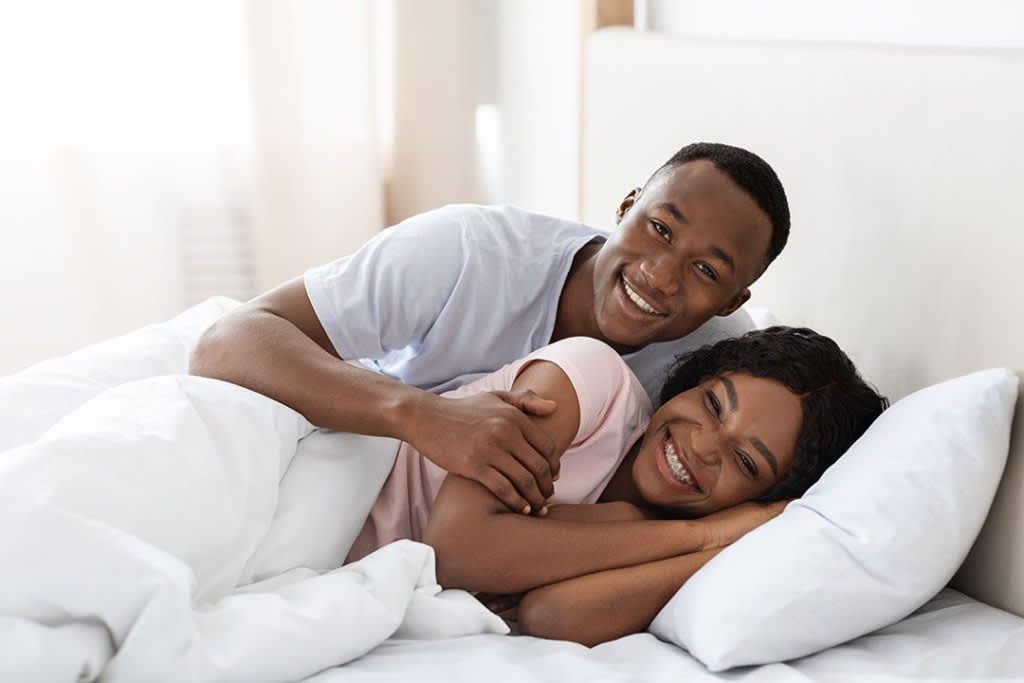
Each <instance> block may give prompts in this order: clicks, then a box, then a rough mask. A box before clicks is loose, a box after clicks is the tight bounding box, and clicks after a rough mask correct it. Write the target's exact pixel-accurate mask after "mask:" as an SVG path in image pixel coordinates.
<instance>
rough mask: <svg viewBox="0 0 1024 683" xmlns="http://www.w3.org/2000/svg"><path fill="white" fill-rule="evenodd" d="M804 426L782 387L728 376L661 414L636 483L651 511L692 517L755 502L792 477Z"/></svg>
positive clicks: (644, 447)
mask: <svg viewBox="0 0 1024 683" xmlns="http://www.w3.org/2000/svg"><path fill="white" fill-rule="evenodd" d="M802 420H803V410H802V408H801V406H800V399H799V398H798V397H797V395H796V394H794V393H793V392H792V391H790V390H789V389H787V388H786V387H785V386H784V385H783V384H781V383H780V382H777V381H775V380H772V379H765V378H762V377H754V376H752V375H748V374H744V373H742V372H731V373H725V374H723V375H722V376H720V377H715V378H712V379H709V380H706V381H705V382H703V383H702V384H700V385H698V386H696V387H694V388H692V389H690V390H689V391H685V392H683V393H681V394H679V395H678V396H676V397H675V398H673V399H672V400H671V401H669V402H668V403H666V404H665V405H663V406H662V407H661V408H659V409H658V411H657V412H656V413H654V416H653V417H652V418H651V422H650V424H649V425H648V427H647V433H646V434H644V439H643V443H642V444H641V445H640V452H639V453H638V454H637V457H636V459H635V460H634V461H633V481H634V482H635V483H636V486H637V488H638V489H639V491H640V494H641V496H643V498H644V500H646V501H647V502H648V503H650V504H651V505H655V506H657V507H660V508H665V509H669V510H671V511H673V512H676V513H681V514H682V515H683V516H686V517H699V516H703V515H706V514H710V513H712V512H715V511H716V510H721V509H724V508H727V507H731V506H733V505H737V504H739V503H742V502H745V501H748V500H752V499H754V498H757V497H758V496H761V495H763V494H764V493H766V492H767V491H768V490H769V489H771V488H772V487H773V486H774V485H775V483H776V482H778V481H779V479H780V478H781V477H783V476H784V475H785V474H786V472H788V471H789V468H790V465H792V463H793V456H794V453H795V450H796V439H797V435H798V434H799V432H800V424H801V422H802Z"/></svg>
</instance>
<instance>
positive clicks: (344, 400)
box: [189, 309, 437, 439]
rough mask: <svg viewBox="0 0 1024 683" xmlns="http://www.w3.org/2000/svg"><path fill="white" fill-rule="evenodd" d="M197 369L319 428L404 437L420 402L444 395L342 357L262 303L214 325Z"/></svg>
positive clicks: (194, 361)
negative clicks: (266, 398)
mask: <svg viewBox="0 0 1024 683" xmlns="http://www.w3.org/2000/svg"><path fill="white" fill-rule="evenodd" d="M189 372H190V373H191V374H194V375H200V376H203V377H210V378H213V379H220V380H224V381H227V382H232V383H234V384H238V385H240V386H243V387H246V388H247V389H251V390H253V391H256V392H259V393H261V394H264V395H266V396H269V397H270V398H273V399H275V400H276V401H279V402H281V403H283V404H285V405H287V406H289V407H290V408H292V409H294V410H296V411H297V412H299V413H301V414H302V415H303V416H304V417H305V418H306V419H307V420H309V421H310V422H312V423H313V424H315V425H317V426H319V427H327V428H329V429H334V430H338V431H347V432H356V433H359V434H369V435H374V436H390V437H395V438H399V439H405V434H404V426H405V425H407V424H409V423H410V422H411V420H412V417H413V414H414V413H415V411H416V410H417V409H418V404H419V403H422V402H425V401H430V400H437V398H436V397H435V396H433V395H432V394H429V393H428V392H425V391H422V390H421V389H417V388H415V387H410V386H408V385H405V384H402V383H401V382H398V381H396V380H393V379H391V378H389V377H385V376H383V375H380V374H377V373H374V372H370V371H368V370H364V369H362V368H358V367H355V366H353V365H351V364H350V363H346V362H344V361H342V360H340V359H339V358H338V357H337V356H334V355H332V354H331V353H329V352H327V351H326V350H325V349H324V348H322V347H321V346H320V345H318V344H317V343H316V342H314V341H313V340H312V339H310V338H309V337H308V336H307V335H305V334H304V333H303V332H302V331H301V330H299V329H298V328H297V327H296V326H295V325H293V324H292V323H291V322H289V321H288V320H285V319H284V318H281V317H279V316H277V315H275V314H273V313H270V312H267V311H261V310H251V309H250V310H245V311H239V312H236V313H232V314H229V315H227V316H225V317H224V318H222V319H221V320H220V321H218V322H217V323H216V324H215V325H214V326H213V327H211V328H210V329H209V330H207V332H206V334H204V335H203V338H202V339H201V340H200V343H199V345H198V346H197V347H196V350H195V352H193V354H192V357H191V359H190V364H189Z"/></svg>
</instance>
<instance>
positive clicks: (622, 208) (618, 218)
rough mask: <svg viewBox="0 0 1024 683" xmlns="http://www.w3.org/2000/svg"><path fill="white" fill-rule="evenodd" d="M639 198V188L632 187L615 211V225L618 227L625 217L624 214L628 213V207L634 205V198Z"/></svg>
mask: <svg viewBox="0 0 1024 683" xmlns="http://www.w3.org/2000/svg"><path fill="white" fill-rule="evenodd" d="M639 196H640V188H639V187H634V188H633V189H632V190H630V191H629V193H628V194H627V195H626V198H625V199H623V200H622V202H621V203H620V204H619V208H617V209H616V210H615V225H618V224H619V223H621V222H622V218H623V217H624V216H625V215H626V212H627V211H629V209H630V207H632V206H633V205H634V204H636V198H637V197H639Z"/></svg>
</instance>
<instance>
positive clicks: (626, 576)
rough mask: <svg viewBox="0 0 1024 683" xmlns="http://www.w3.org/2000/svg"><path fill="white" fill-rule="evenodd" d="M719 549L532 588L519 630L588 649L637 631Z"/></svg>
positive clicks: (522, 609)
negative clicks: (568, 641) (580, 645)
mask: <svg viewBox="0 0 1024 683" xmlns="http://www.w3.org/2000/svg"><path fill="white" fill-rule="evenodd" d="M721 550H722V549H721V548H717V549H714V550H705V551H701V552H695V553H690V554H687V555H682V556H679V557H672V558H668V559H664V560H657V561H655V562H648V563H644V564H640V565H635V566H632V567H624V568H621V569H612V570H608V571H602V572H597V573H594V574H587V575H585V576H579V577H576V578H572V579H568V580H565V581H561V582H558V583H554V584H551V585H548V586H543V587H541V588H537V589H535V590H532V591H530V592H529V593H527V594H526V595H525V596H524V597H523V599H522V601H521V602H520V603H519V610H518V621H519V631H520V633H522V634H524V635H532V636H538V637H541V638H552V639H555V640H571V641H574V642H577V643H581V644H583V645H587V646H588V647H592V646H594V645H597V644H599V643H604V642H607V641H609V640H613V639H615V638H619V637H622V636H625V635H629V634H631V633H639V632H640V631H643V630H644V629H646V628H647V627H648V626H649V625H650V623H651V621H652V620H653V619H654V617H655V616H657V614H658V612H660V611H661V608H662V607H664V606H665V605H666V604H667V603H668V601H669V600H671V599H672V596H673V595H675V593H676V591H678V590H679V588H680V587H681V586H682V585H683V584H684V583H686V582H687V581H688V580H689V579H690V577H691V576H693V575H694V574H695V573H696V572H697V570H699V569H700V568H701V567H703V566H704V565H705V564H707V562H708V561H709V560H710V559H711V558H713V557H714V556H715V555H717V554H718V553H719V552H721Z"/></svg>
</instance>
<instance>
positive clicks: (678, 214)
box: [654, 202, 736, 271]
mask: <svg viewBox="0 0 1024 683" xmlns="http://www.w3.org/2000/svg"><path fill="white" fill-rule="evenodd" d="M654 208H655V209H662V210H664V211H668V212H669V213H670V214H672V218H674V219H675V220H676V222H677V223H685V222H686V218H685V217H684V216H683V212H682V211H680V210H679V207H677V206H676V205H675V204H673V203H672V202H658V203H657V204H655V205H654ZM708 251H710V252H711V255H712V256H714V257H715V258H717V259H718V260H719V261H721V262H723V263H724V264H725V265H726V266H728V267H729V268H730V269H732V270H733V271H735V270H736V260H735V259H733V257H732V256H729V254H727V253H726V252H725V250H724V249H722V248H721V247H716V246H715V245H713V244H712V245H711V246H710V247H708Z"/></svg>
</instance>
